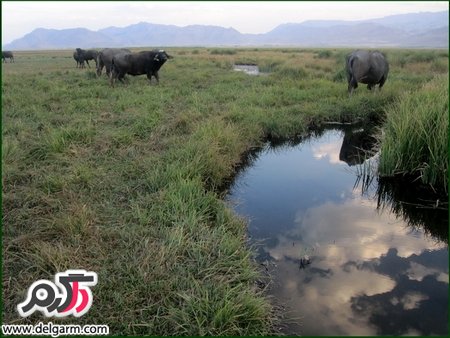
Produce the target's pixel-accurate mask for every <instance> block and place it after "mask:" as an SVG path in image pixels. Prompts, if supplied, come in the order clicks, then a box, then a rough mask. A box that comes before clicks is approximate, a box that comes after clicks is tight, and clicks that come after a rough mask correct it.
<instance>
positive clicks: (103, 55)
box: [97, 48, 131, 77]
mask: <svg viewBox="0 0 450 338" xmlns="http://www.w3.org/2000/svg"><path fill="white" fill-rule="evenodd" d="M121 53H131V51H130V50H129V49H125V48H105V49H103V50H102V51H101V52H100V53H98V56H97V76H100V75H102V70H103V67H105V69H106V75H107V76H108V77H109V74H110V73H111V62H112V59H113V57H114V55H117V54H121Z"/></svg>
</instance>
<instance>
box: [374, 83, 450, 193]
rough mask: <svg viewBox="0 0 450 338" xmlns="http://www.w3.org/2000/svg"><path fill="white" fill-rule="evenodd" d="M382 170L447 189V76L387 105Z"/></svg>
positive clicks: (382, 144)
mask: <svg viewBox="0 0 450 338" xmlns="http://www.w3.org/2000/svg"><path fill="white" fill-rule="evenodd" d="M386 110H387V115H386V123H385V127H384V136H383V138H382V142H381V158H380V173H381V174H382V175H383V176H393V175H412V176H416V177H419V178H420V179H421V181H422V182H423V183H425V184H429V185H431V186H434V187H435V188H437V189H439V190H443V191H446V189H447V182H448V176H447V175H448V142H447V140H448V75H440V76H436V77H435V78H433V79H432V80H431V81H430V82H428V83H426V84H424V85H423V87H422V88H421V89H420V90H416V91H411V92H406V93H404V94H403V95H402V96H401V97H400V98H398V100H397V101H396V102H395V103H394V104H392V105H390V106H388V107H387V109H386Z"/></svg>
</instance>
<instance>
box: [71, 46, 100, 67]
mask: <svg viewBox="0 0 450 338" xmlns="http://www.w3.org/2000/svg"><path fill="white" fill-rule="evenodd" d="M97 56H98V52H97V51H96V50H93V49H88V50H84V49H81V48H77V49H76V50H75V52H74V53H73V58H74V59H75V61H77V67H78V65H80V68H84V61H86V63H87V65H88V67H89V68H91V66H90V65H89V60H94V62H95V65H96V66H97Z"/></svg>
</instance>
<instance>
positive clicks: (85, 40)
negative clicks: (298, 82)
mask: <svg viewBox="0 0 450 338" xmlns="http://www.w3.org/2000/svg"><path fill="white" fill-rule="evenodd" d="M448 31H449V11H442V12H435V13H431V12H421V13H411V14H400V15H392V16H387V17H383V18H379V19H371V20H359V21H340V20H313V21H305V22H302V23H286V24H281V25H279V26H277V27H275V28H274V29H273V30H271V31H270V32H267V33H264V34H242V33H240V32H238V31H237V30H235V29H234V28H224V27H219V26H207V25H190V26H185V27H180V26H174V25H161V24H152V23H147V22H140V23H137V24H133V25H129V26H126V27H113V26H112V27H107V28H103V29H100V30H98V31H92V30H89V29H86V28H71V29H61V30H57V29H46V28H37V29H35V30H33V31H32V32H31V33H29V34H26V35H25V36H23V37H22V38H19V39H16V40H14V41H12V42H11V43H9V44H6V45H4V46H2V49H3V50H39V49H41V50H42V49H66V48H76V47H80V48H103V47H144V46H146V47H147V46H152V47H156V46H161V47H162V46H163V47H169V46H180V47H182V46H199V47H200V46H305V47H344V46H345V47H400V48H404V47H411V48H414V47H417V48H422V47H428V48H448V46H449V34H448Z"/></svg>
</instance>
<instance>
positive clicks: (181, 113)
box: [2, 48, 448, 335]
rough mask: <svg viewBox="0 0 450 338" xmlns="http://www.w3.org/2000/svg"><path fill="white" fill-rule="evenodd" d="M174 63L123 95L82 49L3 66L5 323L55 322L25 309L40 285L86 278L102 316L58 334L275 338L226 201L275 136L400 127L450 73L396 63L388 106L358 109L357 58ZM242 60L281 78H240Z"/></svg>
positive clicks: (436, 62) (361, 99)
mask: <svg viewBox="0 0 450 338" xmlns="http://www.w3.org/2000/svg"><path fill="white" fill-rule="evenodd" d="M168 51H169V53H170V54H171V55H172V54H173V55H174V59H171V60H169V61H168V62H167V63H166V64H165V65H164V67H163V68H162V69H161V70H160V85H159V86H156V85H154V84H153V85H151V86H149V85H148V81H147V79H146V78H145V76H141V77H130V82H129V84H128V85H123V84H118V85H117V86H116V88H110V86H109V81H108V80H107V78H106V77H105V76H103V77H101V78H96V77H95V75H94V70H93V69H92V68H91V69H83V70H82V69H76V68H75V61H74V60H73V58H72V55H71V54H72V51H69V50H66V51H43V52H17V53H16V62H15V63H14V64H9V63H8V64H3V65H2V71H3V72H2V140H3V142H2V172H3V175H2V183H3V185H2V188H3V191H2V194H3V205H2V207H3V251H2V252H3V286H4V287H3V313H4V322H5V323H13V322H14V323H37V322H39V321H42V320H43V318H42V317H41V316H39V315H34V316H31V317H30V318H27V319H20V318H19V316H18V314H17V312H16V309H15V307H16V305H17V304H18V303H20V302H22V301H23V300H24V299H25V296H26V291H27V289H28V287H29V286H30V285H31V283H32V282H34V281H36V280H38V279H42V278H45V279H51V280H53V278H54V274H55V273H57V272H60V271H65V270H66V269H86V270H92V271H96V272H97V273H98V276H99V282H98V285H97V286H95V287H94V288H93V289H92V291H93V295H94V297H95V298H94V303H93V306H92V308H91V310H90V311H89V313H88V314H86V315H85V316H83V317H81V318H79V319H66V320H58V319H54V318H53V319H52V321H53V322H64V323H74V324H108V325H109V326H110V329H111V330H110V331H111V333H112V334H114V335H133V334H136V335H265V334H271V333H274V323H275V322H276V316H275V315H274V312H273V310H272V305H271V302H270V300H269V299H267V298H266V296H265V294H264V290H260V289H259V288H257V287H256V285H257V283H256V282H257V280H258V279H259V278H261V275H260V272H259V269H258V266H257V265H256V263H254V262H253V260H252V258H251V257H252V249H251V248H248V247H247V246H246V238H245V237H246V224H245V222H243V221H242V220H241V219H239V218H238V217H236V215H234V214H233V213H232V211H231V210H230V209H229V207H228V206H227V204H226V203H225V202H224V201H223V200H222V196H223V192H221V191H220V189H219V187H221V186H222V185H223V183H224V181H225V180H226V179H228V178H229V177H231V176H232V175H233V173H234V172H235V168H236V167H237V166H238V165H239V163H240V161H241V155H242V154H243V153H245V152H246V151H248V150H249V149H252V148H254V147H256V146H258V145H260V144H261V143H262V141H263V140H264V139H265V138H266V137H269V136H272V137H290V136H295V135H299V134H302V133H304V132H305V131H307V130H308V129H309V128H310V127H311V126H319V125H322V124H323V123H324V122H327V121H344V122H349V121H354V120H360V119H367V118H370V117H373V116H378V115H380V114H381V115H383V114H385V111H386V110H387V111H388V115H390V113H389V109H390V108H389V107H393V106H392V105H394V104H397V103H396V102H398V100H403V98H404V96H403V95H404V92H411V93H422V92H425V93H427V92H428V91H427V89H426V88H428V87H427V86H434V83H435V81H436V80H432V79H433V78H434V77H435V76H436V75H437V74H444V75H443V76H444V78H445V76H447V75H446V74H448V64H447V58H448V54H446V55H444V54H443V52H442V51H413V50H408V51H403V50H387V51H385V52H386V53H387V55H388V58H390V59H392V60H393V61H392V63H391V65H392V67H391V74H390V75H389V78H388V81H387V82H386V85H385V87H384V88H383V91H382V92H377V93H375V94H374V93H370V92H368V91H367V90H366V89H365V88H364V87H362V86H361V87H360V88H359V89H358V90H356V91H355V93H354V95H353V96H352V97H351V98H349V97H348V94H347V85H346V82H345V77H342V76H340V75H339V74H341V73H342V69H343V66H344V58H343V57H344V56H345V54H346V53H348V50H345V49H342V50H341V49H329V50H326V51H321V50H318V49H316V50H313V49H311V50H309V49H270V48H249V49H245V48H239V49H211V50H209V49H204V48H195V49H189V48H178V49H177V48H172V49H171V48H168ZM422 53H425V54H426V55H432V57H431V58H430V57H429V56H417V55H421V54H422ZM406 57H408V58H410V59H408V62H406V63H404V62H403V61H401V60H403V59H404V58H406ZM239 60H250V61H251V62H252V63H257V64H258V65H259V66H260V67H261V70H263V71H265V72H267V73H268V74H264V75H262V76H257V77H253V76H248V75H246V74H243V73H240V72H233V71H232V65H233V64H234V63H236V62H238V61H239ZM430 80H432V82H430V83H429V84H427V83H428V82H429V81H430ZM424 86H425V87H424ZM446 88H448V87H445V86H444V88H443V89H441V90H444V89H446ZM424 95H432V94H424ZM447 125H448V123H447Z"/></svg>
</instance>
